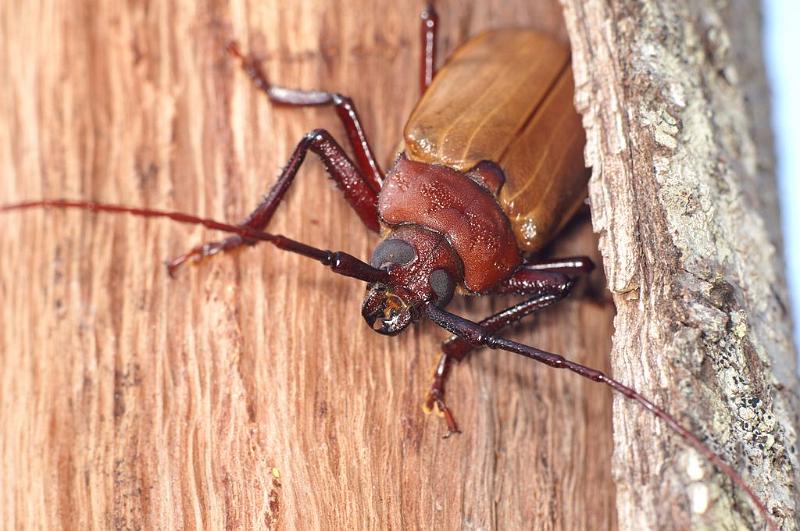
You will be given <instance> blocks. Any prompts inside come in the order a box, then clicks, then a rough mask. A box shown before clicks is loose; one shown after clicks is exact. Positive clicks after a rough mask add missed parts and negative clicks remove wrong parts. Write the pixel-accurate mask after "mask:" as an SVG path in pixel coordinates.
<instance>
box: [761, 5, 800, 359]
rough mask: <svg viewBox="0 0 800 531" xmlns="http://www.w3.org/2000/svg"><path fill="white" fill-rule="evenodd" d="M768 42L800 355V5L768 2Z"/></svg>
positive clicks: (788, 264) (786, 249)
mask: <svg viewBox="0 0 800 531" xmlns="http://www.w3.org/2000/svg"><path fill="white" fill-rule="evenodd" d="M764 39H765V45H766V50H765V51H766V60H767V70H768V74H769V78H770V85H771V87H772V124H773V131H774V132H775V149H776V151H777V156H778V183H779V184H778V185H779V188H780V199H781V216H782V218H783V237H784V251H783V252H784V257H785V260H786V269H787V275H788V280H789V291H790V299H791V303H792V310H793V314H794V334H795V335H794V337H795V345H796V347H798V349H797V350H798V355H800V334H799V333H798V332H800V331H799V330H798V328H799V327H798V324H799V323H800V152H798V151H799V150H800V1H798V0H765V2H764Z"/></svg>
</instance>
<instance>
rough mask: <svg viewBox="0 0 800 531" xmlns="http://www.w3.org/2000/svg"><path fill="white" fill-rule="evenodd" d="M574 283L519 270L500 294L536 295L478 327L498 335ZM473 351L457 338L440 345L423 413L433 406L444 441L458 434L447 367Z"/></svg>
mask: <svg viewBox="0 0 800 531" xmlns="http://www.w3.org/2000/svg"><path fill="white" fill-rule="evenodd" d="M532 266H533V265H532ZM574 283H575V281H574V280H572V279H571V278H569V277H567V276H566V275H564V274H562V273H553V272H549V271H543V270H532V269H530V268H529V267H527V265H523V266H520V268H519V270H518V271H517V273H515V274H514V275H513V276H512V277H511V279H509V280H508V281H507V282H506V283H504V284H503V286H501V289H500V292H502V293H509V292H514V293H518V294H528V295H530V294H535V295H534V296H533V297H531V298H530V299H528V300H526V301H523V302H521V303H519V304H516V305H514V306H511V307H510V308H506V309H505V310H503V311H501V312H498V313H496V314H494V315H492V316H490V317H488V318H486V319H484V320H483V321H481V322H480V325H481V326H482V327H483V328H484V329H485V330H487V331H491V332H497V331H498V330H501V329H502V328H505V327H506V326H509V325H511V324H514V323H516V322H517V321H519V320H520V319H522V318H523V317H525V316H526V315H529V314H531V313H533V312H535V311H537V310H540V309H542V308H545V307H547V306H550V305H551V304H553V303H554V302H557V301H559V300H561V299H563V298H564V297H566V296H567V295H568V294H569V291H570V289H571V288H572V286H573V284H574ZM475 348H477V347H475V346H474V345H473V344H471V343H469V342H467V341H466V340H464V339H462V338H460V337H458V336H452V337H450V338H449V339H447V340H446V341H444V342H443V343H442V356H441V358H440V359H439V363H438V365H437V366H436V372H435V373H434V377H433V384H432V385H431V389H430V391H429V392H428V396H427V398H426V399H425V403H424V404H423V410H424V411H425V412H426V413H429V412H431V411H432V410H433V408H434V406H435V407H436V408H437V409H438V410H439V412H440V413H441V414H442V415H443V416H444V419H445V422H447V430H448V431H447V434H446V435H445V437H449V436H450V435H451V434H453V433H458V432H459V429H458V424H457V423H456V420H455V417H454V416H453V413H452V412H451V411H450V408H448V407H447V403H446V402H445V399H444V394H445V392H444V386H445V382H446V380H447V376H448V375H449V373H450V367H451V366H452V364H453V362H454V361H455V362H458V361H461V360H462V359H464V358H465V357H466V356H467V354H469V352H470V351H472V350H473V349H475Z"/></svg>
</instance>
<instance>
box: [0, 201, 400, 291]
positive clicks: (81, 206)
mask: <svg viewBox="0 0 800 531" xmlns="http://www.w3.org/2000/svg"><path fill="white" fill-rule="evenodd" d="M34 208H65V209H77V210H89V211H90V212H108V213H111V214H128V215H131V216H137V217H142V218H168V219H171V220H173V221H177V222H179V223H188V224H190V225H202V226H204V227H207V228H209V229H214V230H220V231H223V232H230V233H233V234H238V235H240V236H242V237H245V238H248V239H253V240H260V241H264V242H269V243H271V244H273V245H274V246H275V247H277V248H279V249H283V250H284V251H289V252H291V253H295V254H299V255H302V256H305V257H308V258H312V259H314V260H317V261H318V262H320V263H321V264H322V265H325V266H328V267H330V268H331V270H332V271H333V272H334V273H337V274H339V275H344V276H347V277H352V278H357V279H359V280H363V281H365V282H377V281H380V280H385V279H386V277H387V276H388V273H387V272H386V271H384V270H382V269H378V268H376V267H372V266H371V265H369V264H367V263H366V262H362V261H361V260H359V259H358V258H356V257H354V256H352V255H350V254H347V253H345V252H341V251H326V250H323V249H317V248H316V247H311V246H310V245H306V244H304V243H301V242H298V241H297V240H293V239H291V238H287V237H286V236H281V235H280V234H270V233H268V232H262V231H256V230H253V229H250V228H248V227H244V226H241V225H231V224H229V223H223V222H221V221H216V220H213V219H209V218H201V217H198V216H192V215H190V214H184V213H183V212H173V211H168V210H154V209H149V208H136V207H128V206H123V205H114V204H109V203H97V202H94V201H72V200H69V199H41V200H38V201H24V202H21V203H10V204H7V205H0V212H11V211H14V210H28V209H34Z"/></svg>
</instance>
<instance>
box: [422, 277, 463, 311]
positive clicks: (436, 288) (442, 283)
mask: <svg viewBox="0 0 800 531" xmlns="http://www.w3.org/2000/svg"><path fill="white" fill-rule="evenodd" d="M428 282H429V283H430V285H431V289H432V290H433V293H435V294H436V305H437V306H444V305H445V304H447V303H448V302H450V299H452V298H453V293H454V292H455V290H456V283H455V282H453V277H451V276H450V273H448V272H447V271H445V270H444V269H437V270H436V271H434V272H432V273H431V276H430V278H429V279H428Z"/></svg>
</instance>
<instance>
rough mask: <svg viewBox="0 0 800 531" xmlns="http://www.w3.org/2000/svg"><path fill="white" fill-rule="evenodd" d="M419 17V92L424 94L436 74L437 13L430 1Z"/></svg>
mask: <svg viewBox="0 0 800 531" xmlns="http://www.w3.org/2000/svg"><path fill="white" fill-rule="evenodd" d="M419 18H420V22H421V25H420V42H421V44H422V53H421V55H420V63H419V93H420V94H424V93H425V89H427V88H428V86H429V85H430V84H431V81H433V76H434V75H435V74H436V40H437V39H436V34H437V33H438V30H439V15H438V14H437V13H436V9H434V7H433V3H432V2H428V4H427V5H426V6H425V9H423V10H422V14H421V15H420V17H419Z"/></svg>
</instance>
